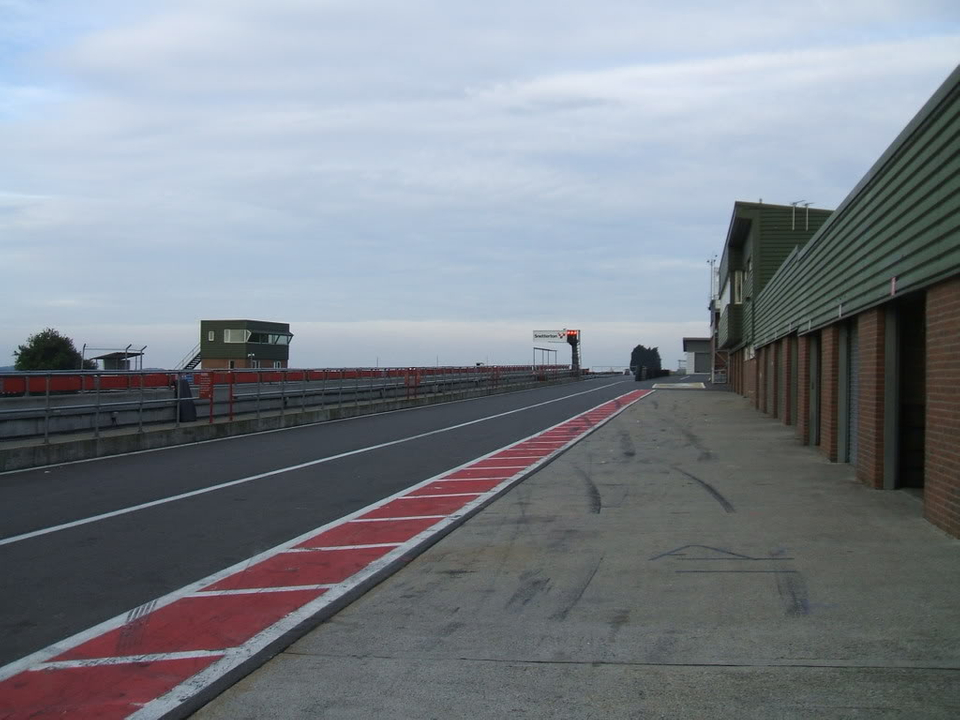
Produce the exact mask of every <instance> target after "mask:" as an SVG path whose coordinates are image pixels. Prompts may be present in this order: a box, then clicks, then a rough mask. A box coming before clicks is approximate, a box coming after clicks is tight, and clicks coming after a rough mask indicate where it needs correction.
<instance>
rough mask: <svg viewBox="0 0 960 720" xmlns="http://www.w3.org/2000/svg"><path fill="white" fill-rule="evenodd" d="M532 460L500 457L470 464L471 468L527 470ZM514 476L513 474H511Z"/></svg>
mask: <svg viewBox="0 0 960 720" xmlns="http://www.w3.org/2000/svg"><path fill="white" fill-rule="evenodd" d="M530 464H531V463H530V460H527V459H521V460H516V459H511V458H505V457H500V456H494V457H490V458H487V459H486V460H480V461H478V462H475V463H470V467H471V468H488V467H493V468H518V469H519V468H525V467H528V466H529V465H530ZM511 474H512V473H511Z"/></svg>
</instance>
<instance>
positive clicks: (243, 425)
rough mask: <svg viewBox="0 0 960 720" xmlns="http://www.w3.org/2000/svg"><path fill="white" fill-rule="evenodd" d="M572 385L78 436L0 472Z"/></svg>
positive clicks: (14, 456) (17, 451) (18, 454)
mask: <svg viewBox="0 0 960 720" xmlns="http://www.w3.org/2000/svg"><path fill="white" fill-rule="evenodd" d="M573 382H578V379H563V380H555V381H547V382H546V383H537V384H529V383H524V384H522V385H519V386H516V387H509V388H494V389H481V390H468V391H465V392H464V393H455V395H457V396H460V397H456V398H454V399H451V397H450V396H449V395H431V396H425V397H416V398H404V399H393V400H387V401H384V402H378V403H375V404H372V405H366V406H360V407H356V406H352V407H341V408H323V409H320V410H309V411H307V412H290V413H288V414H285V415H270V416H266V417H262V418H261V419H260V420H259V421H258V420H256V419H255V418H243V419H240V420H234V421H230V422H218V423H213V424H197V425H189V426H182V427H179V428H172V429H165V430H148V431H146V432H143V433H139V432H130V433H125V434H123V435H114V436H106V437H101V438H100V439H99V440H97V439H96V438H84V439H82V440H68V441H66V442H57V443H50V444H48V445H24V446H21V447H13V448H9V449H5V450H0V473H6V472H15V471H17V470H31V469H40V468H45V467H54V466H57V465H63V464H66V463H71V462H77V461H80V460H93V459H96V458H102V457H110V456H115V455H124V454H127V453H132V452H140V451H144V450H156V449H161V448H166V447H175V446H177V445H186V444H190V443H197V442H205V441H209V440H219V439H223V438H228V437H237V436H241V435H251V434H255V433H258V432H268V431H274V430H283V429H286V428H294V427H304V426H307V425H317V424H320V423H323V422H329V421H332V420H345V419H348V418H354V417H361V416H364V415H375V414H377V413H383V412H391V411H396V410H405V409H413V408H417V407H427V406H429V405H439V404H442V403H445V402H457V401H460V400H465V399H474V398H479V397H487V396H492V395H504V394H507V393H511V392H521V391H524V390H529V389H531V388H534V387H544V386H545V385H548V386H552V385H566V384H570V383H573Z"/></svg>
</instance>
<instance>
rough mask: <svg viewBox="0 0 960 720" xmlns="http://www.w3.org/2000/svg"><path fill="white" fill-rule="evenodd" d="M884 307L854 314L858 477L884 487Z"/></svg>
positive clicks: (872, 485)
mask: <svg viewBox="0 0 960 720" xmlns="http://www.w3.org/2000/svg"><path fill="white" fill-rule="evenodd" d="M885 328H886V325H885V323H884V308H883V307H879V308H874V309H873V310H867V311H866V312H863V313H861V314H860V315H859V316H857V342H858V343H859V345H860V388H859V394H860V397H859V399H858V402H857V413H858V416H859V419H858V421H857V422H858V427H857V479H858V480H860V482H862V483H864V484H866V485H869V486H870V487H875V488H882V487H883V399H884V378H883V373H884V364H885V360H884V338H885Z"/></svg>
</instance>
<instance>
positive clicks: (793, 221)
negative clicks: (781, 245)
mask: <svg viewBox="0 0 960 720" xmlns="http://www.w3.org/2000/svg"><path fill="white" fill-rule="evenodd" d="M802 202H803V200H794V201H793V202H792V203H790V204H791V205H793V212H792V213H791V214H790V229H791V230H796V229H797V205H799V204H800V203H802Z"/></svg>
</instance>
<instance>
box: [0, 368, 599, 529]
mask: <svg viewBox="0 0 960 720" xmlns="http://www.w3.org/2000/svg"><path fill="white" fill-rule="evenodd" d="M605 387H608V386H606V385H603V386H601V387H599V388H593V389H591V390H585V391H584V392H581V393H574V394H573V395H564V396H563V397H562V398H555V399H553V400H545V401H544V402H539V403H536V404H534V405H525V406H524V407H522V408H516V409H514V410H507V411H506V412H502V413H497V414H496V415H487V416H486V417H482V418H477V419H476V420H469V421H468V422H465V423H459V424H457V425H450V426H448V427H445V428H439V429H437V430H430V431H429V432H425V433H419V434H418V435H411V436H410V437H405V438H400V439H399V440H391V441H389V442H385V443H379V444H377V445H370V446H368V447H364V448H359V449H357V450H349V451H347V452H343V453H338V454H336V455H329V456H327V457H323V458H318V459H317V460H310V461H308V462H305V463H299V464H297V465H290V466H289V467H284V468H277V469H276V470H270V471H268V472H264V473H258V474H257V475H250V476H248V477H244V478H240V479H238V480H230V481H228V482H224V483H219V484H217V485H211V486H209V487H205V488H200V489H199V490H191V491H190V492H185V493H180V494H179V495H171V496H169V497H165V498H160V499H159V500H151V501H150V502H145V503H140V504H139V505H132V506H130V507H126V508H121V509H120V510H114V511H112V512H106V513H101V514H100V515H93V516H91V517H87V518H83V519H82V520H74V521H73V522H68V523H62V524H61V525H53V526H52V527H47V528H42V529H40V530H34V531H32V532H27V533H23V534H21V535H13V536H12V537H8V538H3V539H0V547H2V546H4V545H12V544H13V543H18V542H23V541H24V540H29V539H31V538H35V537H40V536H42V535H49V534H50V533H55V532H60V531H61V530H69V529H70V528H75V527H80V526H81V525H88V524H90V523H95V522H100V521H101V520H109V519H110V518H115V517H119V516H121V515H127V514H129V513H133V512H138V511H140V510H146V509H148V508H152V507H157V506H158V505H165V504H167V503H171V502H176V501H177V500H186V499H187V498H191V497H197V496H198V495H205V494H207V493H211V492H215V491H217V490H223V489H224V488H229V487H233V486H235V485H243V484H244V483H248V482H253V481H254V480H262V479H263V478H268V477H273V476H274V475H281V474H283V473H288V472H293V471H295V470H302V469H304V468H308V467H313V466H315V465H321V464H323V463H328V462H333V461H334V460H341V459H343V458H345V457H351V456H353V455H361V454H363V453H368V452H372V451H374V450H381V449H383V448H386V447H391V446H393V445H400V444H402V443H407V442H412V441H413V440H421V439H423V438H425V437H430V436H432V435H439V434H440V433H445V432H450V431H451V430H459V429H460V428H465V427H469V426H471V425H476V424H477V423H481V422H486V421H488V420H496V419H497V418H502V417H506V416H507V415H513V414H515V413H518V412H523V411H525V410H532V409H533V408H538V407H543V406H544V405H551V404H553V403H556V402H561V401H562V400H569V399H570V398H572V397H577V396H578V395H586V394H587V393H592V392H596V391H597V390H601V389H603V388H605ZM474 462H475V461H474Z"/></svg>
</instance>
